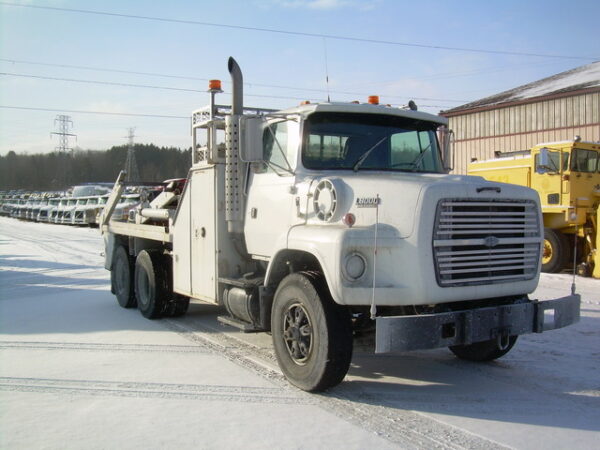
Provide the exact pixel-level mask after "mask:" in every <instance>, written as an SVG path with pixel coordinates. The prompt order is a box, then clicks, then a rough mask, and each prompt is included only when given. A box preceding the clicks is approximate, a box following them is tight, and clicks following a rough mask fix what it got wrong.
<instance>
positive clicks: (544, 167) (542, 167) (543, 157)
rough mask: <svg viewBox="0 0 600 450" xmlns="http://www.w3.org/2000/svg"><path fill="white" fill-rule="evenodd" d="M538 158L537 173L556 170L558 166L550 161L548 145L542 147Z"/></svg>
mask: <svg viewBox="0 0 600 450" xmlns="http://www.w3.org/2000/svg"><path fill="white" fill-rule="evenodd" d="M536 160H537V162H536V165H535V171H536V172H537V173H539V174H544V173H548V172H554V171H555V170H556V167H553V164H552V161H550V152H549V150H548V149H547V148H546V147H543V148H541V149H540V153H539V154H538V157H537V158H536Z"/></svg>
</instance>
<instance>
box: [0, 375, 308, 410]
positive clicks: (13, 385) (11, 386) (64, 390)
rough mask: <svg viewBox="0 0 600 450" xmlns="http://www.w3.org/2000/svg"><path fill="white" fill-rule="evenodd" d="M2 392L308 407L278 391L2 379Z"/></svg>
mask: <svg viewBox="0 0 600 450" xmlns="http://www.w3.org/2000/svg"><path fill="white" fill-rule="evenodd" d="M0 390H3V391H13V392H14V391H16V392H36V393H46V394H59V395H65V394H66V395H93V396H100V397H115V396H117V397H131V398H162V399H187V400H203V401H206V400H209V401H211V400H212V401H228V402H237V403H272V404H284V405H288V404H306V403H307V401H306V399H302V398H298V397H296V396H294V395H285V394H284V393H282V392H281V390H280V389H277V388H263V387H247V386H219V385H205V384H171V383H141V382H131V381H100V380H65V379H45V378H17V377H0ZM309 403H314V402H309Z"/></svg>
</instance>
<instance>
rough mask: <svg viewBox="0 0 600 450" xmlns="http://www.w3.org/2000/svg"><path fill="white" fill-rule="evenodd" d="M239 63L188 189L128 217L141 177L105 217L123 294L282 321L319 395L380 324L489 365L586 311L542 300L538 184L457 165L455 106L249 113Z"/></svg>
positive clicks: (285, 353)
mask: <svg viewBox="0 0 600 450" xmlns="http://www.w3.org/2000/svg"><path fill="white" fill-rule="evenodd" d="M229 70H230V73H231V75H232V83H233V88H232V91H233V99H232V105H231V107H229V106H220V105H217V104H216V103H215V101H214V99H215V95H216V93H217V92H220V85H219V86H217V85H215V84H213V85H212V86H211V90H210V92H211V104H210V105H209V106H208V107H206V108H203V109H201V110H198V111H196V112H194V114H193V118H192V124H193V125H192V130H193V146H192V148H193V149H197V150H196V151H195V152H193V161H192V162H193V165H192V168H191V169H190V172H189V175H188V179H187V183H186V186H185V189H184V191H183V193H182V194H181V195H177V194H176V193H175V191H174V190H173V188H172V187H171V188H169V187H168V186H166V187H165V190H164V192H162V193H161V194H160V195H158V197H156V198H155V199H154V200H153V201H152V202H150V203H148V202H145V203H142V204H141V205H139V207H137V208H136V209H135V210H134V212H133V213H132V217H130V222H128V223H124V222H120V221H118V220H114V218H113V217H112V216H113V215H114V211H115V210H116V207H117V205H118V201H119V198H120V196H121V194H122V192H124V189H125V185H126V183H124V182H123V181H122V179H123V175H121V176H120V177H119V179H118V180H117V183H116V184H115V188H114V190H113V192H112V194H111V197H110V199H109V201H108V203H107V205H106V208H105V210H104V213H103V217H102V222H101V225H102V232H103V233H104V238H105V244H106V252H105V255H106V259H105V267H106V268H107V269H108V270H110V271H111V289H112V292H113V293H115V295H116V297H117V300H118V302H119V304H120V305H121V306H123V307H126V308H127V307H133V306H136V305H137V307H138V309H139V310H140V312H141V313H142V314H143V315H144V316H145V317H148V318H158V317H161V316H169V315H178V314H183V313H184V312H185V311H186V309H187V306H188V304H189V299H190V298H194V299H198V300H201V301H205V302H210V303H216V304H221V305H224V306H225V308H226V309H227V312H228V313H229V316H228V317H224V318H222V321H223V322H225V323H228V324H230V325H234V326H238V327H239V328H241V329H243V330H247V331H250V330H251V331H270V332H271V334H272V338H273V346H274V349H275V354H276V357H277V361H278V363H279V366H280V367H281V369H282V371H283V373H284V375H285V376H286V377H287V379H288V380H289V381H290V382H291V383H292V384H294V385H296V386H298V387H299V388H301V389H304V390H308V391H318V390H323V389H327V388H329V387H332V386H335V385H336V384H338V383H339V382H341V381H342V379H343V378H344V376H345V375H346V372H347V370H348V367H349V365H350V361H351V358H352V348H353V339H354V337H358V336H359V335H368V334H369V333H374V334H375V340H376V348H375V350H376V352H378V353H384V352H391V351H407V350H415V349H429V348H437V347H449V348H450V350H451V351H452V352H453V353H454V354H455V355H456V356H458V357H459V358H464V359H467V360H472V361H489V360H492V359H496V358H499V357H501V356H503V355H504V354H506V353H507V352H508V351H509V350H510V349H511V348H512V347H513V345H514V344H515V342H516V340H517V337H518V335H520V334H525V333H532V332H536V333H540V332H542V331H545V330H549V329H554V328H560V327H564V326H567V325H570V324H572V323H574V322H576V321H577V320H578V319H579V304H580V297H579V296H578V295H577V294H573V295H570V296H567V297H564V298H560V299H556V300H551V301H544V302H537V301H531V300H529V298H528V294H529V293H531V292H533V291H534V290H535V288H536V286H537V284H538V280H539V273H540V252H541V245H542V240H543V222H542V218H541V212H540V204H539V198H538V195H537V193H536V192H534V191H532V190H531V189H528V188H523V187H519V186H514V185H508V184H502V183H493V182H489V181H485V180H483V179H482V178H479V177H467V176H458V175H447V167H448V161H449V160H450V156H449V152H448V151H442V150H441V149H440V146H439V143H438V137H437V133H438V131H440V127H443V126H445V125H446V123H447V121H446V119H445V118H442V117H439V116H434V115H431V114H426V113H423V112H419V111H416V110H413V109H412V108H411V109H398V108H391V107H388V106H381V105H378V104H351V103H323V104H304V105H301V106H299V107H295V108H290V109H287V110H283V111H273V110H265V109H256V108H244V107H243V102H242V89H243V87H242V86H243V83H242V76H241V71H240V69H239V67H238V65H237V64H236V62H235V61H234V60H233V59H232V58H230V60H229ZM374 100H375V99H373V101H372V102H371V103H376V102H375V101H374ZM220 130H224V131H225V136H226V151H225V152H223V151H222V147H221V146H219V143H218V141H217V138H218V136H219V133H220V132H222V131H220ZM205 136H206V137H205ZM205 139H206V141H204V140H205ZM203 143H205V144H206V145H202V144H203ZM118 219H123V217H118ZM547 311H552V312H553V315H552V317H551V318H550V316H549V315H548V316H547V315H545V312H547ZM383 362H385V360H384V361H383ZM383 362H382V363H383Z"/></svg>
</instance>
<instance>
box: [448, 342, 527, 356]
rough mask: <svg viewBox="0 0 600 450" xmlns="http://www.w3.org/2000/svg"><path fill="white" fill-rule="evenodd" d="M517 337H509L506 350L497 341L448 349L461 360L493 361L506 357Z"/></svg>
mask: <svg viewBox="0 0 600 450" xmlns="http://www.w3.org/2000/svg"><path fill="white" fill-rule="evenodd" d="M517 337H518V336H509V337H508V345H507V346H506V348H500V346H499V345H498V340H497V339H491V340H489V341H484V342H477V343H475V344H470V345H454V346H452V347H448V348H449V349H450V351H451V352H452V353H454V354H455V355H456V356H457V357H458V358H460V359H466V360H467V361H476V362H485V361H492V360H494V359H498V358H500V357H502V356H504V355H506V354H507V353H508V352H509V351H510V350H511V349H512V348H513V346H514V345H515V343H516V342H517Z"/></svg>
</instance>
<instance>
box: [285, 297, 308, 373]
mask: <svg viewBox="0 0 600 450" xmlns="http://www.w3.org/2000/svg"><path fill="white" fill-rule="evenodd" d="M283 339H284V341H285V348H286V349H287V351H288V353H289V355H290V357H291V358H292V360H293V361H294V362H295V363H296V364H298V365H304V364H306V362H307V360H308V358H309V357H310V354H311V352H312V345H313V335H312V325H311V323H310V318H309V316H308V313H307V312H306V309H305V308H304V306H302V305H301V304H299V303H294V304H293V305H291V306H290V307H289V308H288V309H287V310H286V311H285V313H284V315H283Z"/></svg>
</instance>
